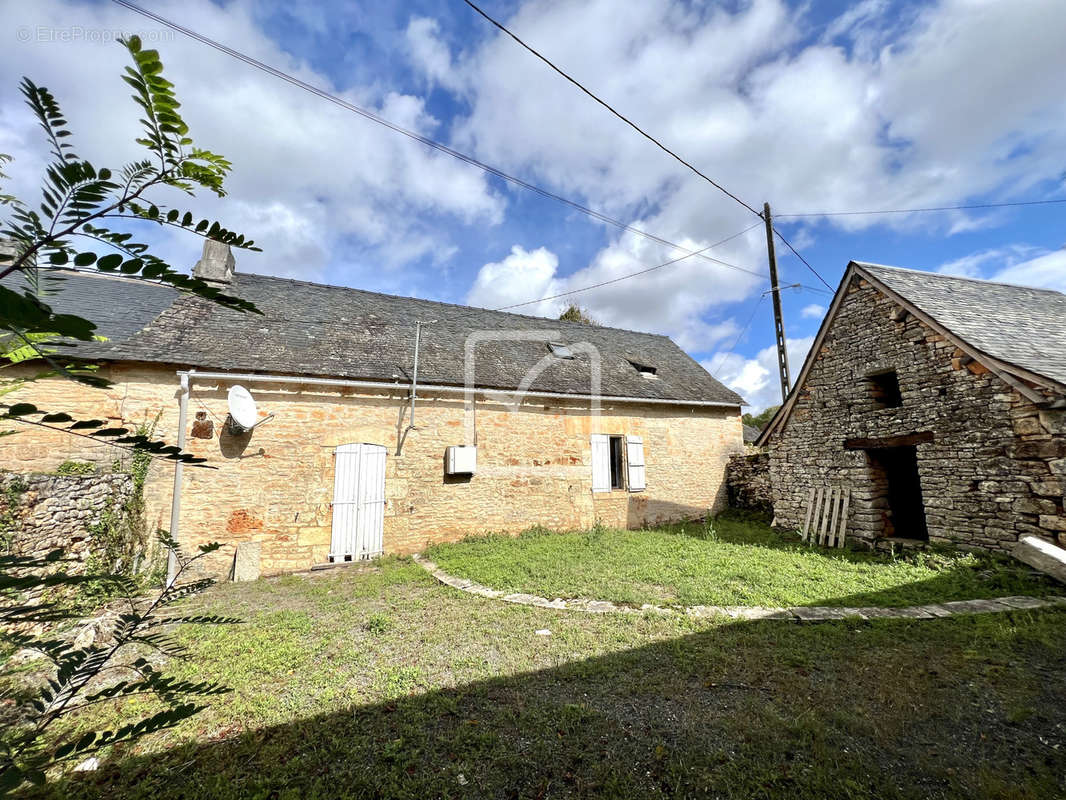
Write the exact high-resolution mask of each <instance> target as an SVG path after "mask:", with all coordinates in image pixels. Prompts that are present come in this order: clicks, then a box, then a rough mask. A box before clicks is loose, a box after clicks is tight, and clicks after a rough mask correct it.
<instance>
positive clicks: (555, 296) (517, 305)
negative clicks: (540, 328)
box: [493, 222, 764, 311]
mask: <svg viewBox="0 0 1066 800" xmlns="http://www.w3.org/2000/svg"><path fill="white" fill-rule="evenodd" d="M761 224H762V223H761V222H756V223H755V224H754V225H752V226H751V227H750V228H745V229H744V230H742V231H739V232H738V233H734V234H733V235H732V236H727V237H726V238H724V239H722V240H721V241H718V242H715V243H714V244H709V245H707V246H706V247H704V248H702V249H700V250H695V251H693V252H691V253H687V254H686V255H683V256H680V257H679V258H672V259H670V260H669V261H664V262H663V263H662V264H656V265H655V266H654V267H648V268H647V269H642V270H640V271H639V272H631V273H629V274H628V275H622V276H620V277H618V278H612V279H611V280H609V281H601V282H600V283H594V284H592V285H590V286H582V287H581V288H580V289H571V290H570V291H567V292H560V293H559V294H553V295H550V296H548V297H538V298H537V299H536V300H526V301H525V302H524V303H513V304H511V305H509V306H500V307H499V308H496V309H493V310H494V311H507V310H508V309H511V308H521V307H522V306H530V305H533V304H534V303H543V302H546V301H548V300H557V299H558V298H560V297H567V296H568V295H572V294H578V293H580V292H587V291H589V290H590V289H599V288H600V287H601V286H609V285H610V284H612V283H620V282H622V281H625V280H629V279H630V278H635V277H637V276H638V275H646V274H647V273H649V272H654V271H655V270H657V269H662V268H663V267H668V266H670V265H671V264H676V263H677V262H679V261H684V260H685V259H686V258H691V257H692V256H698V255H700V254H701V253H705V252H707V251H708V250H713V249H714V248H715V247H719V246H721V245H723V244H725V243H726V242H728V241H731V240H733V239H736V238H737V237H738V236H743V235H744V234H745V233H747V232H748V231H752V230H755V229H756V228H757V227H759V225H761ZM719 263H720V264H722V265H723V266H727V267H728V266H731V265H729V264H726V263H725V262H724V261H722V262H719ZM733 269H737V270H739V271H741V272H746V273H747V274H748V275H754V276H755V277H756V278H762V277H764V276H763V274H762V273H761V272H753V271H752V270H748V269H744V268H742V267H733Z"/></svg>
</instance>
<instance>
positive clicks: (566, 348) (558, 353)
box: [548, 342, 574, 361]
mask: <svg viewBox="0 0 1066 800" xmlns="http://www.w3.org/2000/svg"><path fill="white" fill-rule="evenodd" d="M548 350H549V351H550V352H551V354H552V355H553V356H555V357H556V358H565V359H567V360H568V361H573V360H574V351H573V350H571V349H570V345H568V344H566V343H565V342H548Z"/></svg>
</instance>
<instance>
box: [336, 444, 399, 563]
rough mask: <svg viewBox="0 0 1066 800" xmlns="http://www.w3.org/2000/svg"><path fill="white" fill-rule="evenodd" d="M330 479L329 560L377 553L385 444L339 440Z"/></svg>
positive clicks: (380, 536)
mask: <svg viewBox="0 0 1066 800" xmlns="http://www.w3.org/2000/svg"><path fill="white" fill-rule="evenodd" d="M334 452H335V454H336V459H335V462H336V463H335V466H336V472H335V475H334V479H333V535H332V537H331V540H330V553H329V560H330V561H358V560H359V559H365V558H373V557H374V556H378V555H381V552H382V550H383V549H384V548H383V533H384V527H385V447H384V445H380V444H342V445H340V446H339V447H338V448H337V449H336V451H334Z"/></svg>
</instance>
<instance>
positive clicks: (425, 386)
mask: <svg viewBox="0 0 1066 800" xmlns="http://www.w3.org/2000/svg"><path fill="white" fill-rule="evenodd" d="M178 375H179V376H181V375H186V376H188V377H189V379H190V380H192V379H195V380H201V381H202V380H222V381H244V382H246V383H297V384H299V383H303V384H308V385H312V386H346V387H352V388H359V389H388V390H392V391H397V392H403V393H405V394H407V395H408V396H409V395H410V392H411V384H410V383H406V384H404V383H398V382H395V381H392V382H390V381H360V380H347V379H344V378H311V377H302V376H299V375H263V374H260V373H252V372H197V371H196V370H188V371H179V372H178ZM418 388H419V389H421V390H424V391H427V392H441V393H443V394H466V388H465V387H463V386H447V385H443V384H434V383H420V384H419V385H418ZM474 391H475V392H477V393H478V394H484V395H513V394H515V392H514V391H512V390H508V389H489V388H487V387H475V389H474ZM522 396H523V397H543V398H546V399H554V400H588V399H590V396H589V395H587V394H572V393H568V392H523V393H522ZM600 402H601V403H637V404H641V403H647V404H649V405H666V406H698V407H701V408H708V407H711V408H740V403H723V402H721V401H718V400H664V399H660V398H652V397H621V396H613V395H602V396H601V397H600Z"/></svg>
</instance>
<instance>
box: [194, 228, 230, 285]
mask: <svg viewBox="0 0 1066 800" xmlns="http://www.w3.org/2000/svg"><path fill="white" fill-rule="evenodd" d="M235 266H236V261H235V260H234V258H233V253H231V252H230V249H229V245H228V244H223V243H222V242H216V241H215V240H214V239H204V254H203V255H202V256H201V257H200V260H199V261H197V262H196V266H195V267H193V268H192V274H193V276H194V277H197V278H199V279H200V280H203V281H207V282H208V283H210V284H211V285H212V286H228V285H229V284H230V283H231V282H232V281H233V271H234V268H235Z"/></svg>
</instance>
